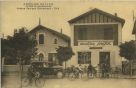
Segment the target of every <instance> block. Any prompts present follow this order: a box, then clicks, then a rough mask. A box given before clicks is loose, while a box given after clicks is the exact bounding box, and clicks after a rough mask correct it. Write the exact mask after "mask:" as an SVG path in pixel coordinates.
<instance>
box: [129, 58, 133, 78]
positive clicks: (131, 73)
mask: <svg viewBox="0 0 136 88" xmlns="http://www.w3.org/2000/svg"><path fill="white" fill-rule="evenodd" d="M132 70H133V69H132V60H130V75H131V76H132V75H133V72H132Z"/></svg>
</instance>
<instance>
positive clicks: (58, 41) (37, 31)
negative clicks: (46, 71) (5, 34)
mask: <svg viewBox="0 0 136 88" xmlns="http://www.w3.org/2000/svg"><path fill="white" fill-rule="evenodd" d="M30 33H31V34H32V36H33V37H35V38H36V40H37V49H38V51H37V56H36V57H35V58H34V59H33V60H35V61H49V62H54V63H58V60H57V57H56V48H58V46H69V43H70V38H69V37H68V36H66V35H64V34H62V33H61V32H60V33H59V32H56V31H54V30H52V29H50V28H47V27H44V26H42V25H40V24H39V25H38V26H36V27H35V28H34V29H32V30H31V31H30Z"/></svg>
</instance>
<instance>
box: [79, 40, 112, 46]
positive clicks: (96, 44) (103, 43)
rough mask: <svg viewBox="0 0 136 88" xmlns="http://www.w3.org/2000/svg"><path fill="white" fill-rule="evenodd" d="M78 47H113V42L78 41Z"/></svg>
mask: <svg viewBox="0 0 136 88" xmlns="http://www.w3.org/2000/svg"><path fill="white" fill-rule="evenodd" d="M78 46H92V47H102V46H113V40H78Z"/></svg>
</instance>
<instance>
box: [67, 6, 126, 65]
mask: <svg viewBox="0 0 136 88" xmlns="http://www.w3.org/2000/svg"><path fill="white" fill-rule="evenodd" d="M68 22H69V24H70V27H71V46H72V48H73V51H74V53H75V55H74V56H73V57H72V58H71V60H70V61H69V62H68V63H69V65H78V64H89V63H91V64H92V65H93V66H97V65H98V64H101V63H106V64H108V65H109V66H110V67H118V66H119V67H121V63H122V58H121V57H120V56H119V47H118V46H119V45H120V44H121V42H122V27H123V25H124V23H125V20H124V19H122V18H120V17H118V16H117V13H115V15H112V14H110V13H107V12H104V11H102V10H99V9H97V8H94V9H92V10H90V11H88V12H86V13H84V14H82V15H80V16H78V17H76V18H74V19H71V20H70V21H68Z"/></svg>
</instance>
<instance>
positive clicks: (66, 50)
mask: <svg viewBox="0 0 136 88" xmlns="http://www.w3.org/2000/svg"><path fill="white" fill-rule="evenodd" d="M56 51H57V58H58V59H59V61H62V62H66V61H68V60H69V59H70V58H71V57H72V56H73V55H74V52H73V50H72V48H71V47H63V46H59V48H57V50H56Z"/></svg>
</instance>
